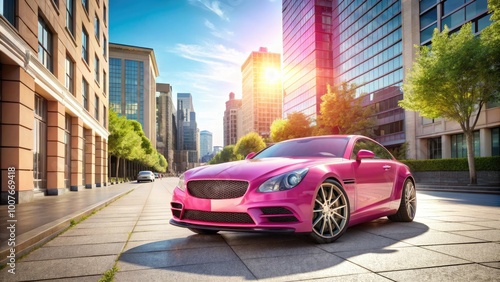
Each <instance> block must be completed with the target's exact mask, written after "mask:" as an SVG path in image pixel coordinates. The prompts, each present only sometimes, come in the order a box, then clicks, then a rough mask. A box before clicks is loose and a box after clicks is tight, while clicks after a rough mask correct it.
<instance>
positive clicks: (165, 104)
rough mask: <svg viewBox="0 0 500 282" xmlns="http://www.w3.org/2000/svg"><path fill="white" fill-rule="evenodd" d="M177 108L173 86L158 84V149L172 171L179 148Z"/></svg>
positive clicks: (168, 169)
mask: <svg viewBox="0 0 500 282" xmlns="http://www.w3.org/2000/svg"><path fill="white" fill-rule="evenodd" d="M176 115H177V110H176V109H175V105H174V102H173V99H172V86H171V85H170V84H166V83H157V84H156V150H157V151H158V152H159V153H160V154H162V155H163V156H164V157H165V159H166V160H167V163H168V167H167V172H169V173H172V172H173V167H172V164H173V162H174V151H175V149H176V148H177V118H176Z"/></svg>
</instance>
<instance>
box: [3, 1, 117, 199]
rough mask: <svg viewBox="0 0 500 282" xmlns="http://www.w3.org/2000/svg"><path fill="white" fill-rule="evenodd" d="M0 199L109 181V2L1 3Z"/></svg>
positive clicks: (56, 193) (86, 186)
mask: <svg viewBox="0 0 500 282" xmlns="http://www.w3.org/2000/svg"><path fill="white" fill-rule="evenodd" d="M0 5H1V6H0V35H1V36H0V73H1V76H0V90H1V91H0V93H1V94H0V95H1V96H0V117H1V118H0V125H1V131H0V132H1V139H0V140H1V141H0V154H1V156H0V159H1V164H0V166H1V177H0V183H1V199H2V204H6V203H7V201H6V200H7V195H8V189H10V187H9V186H8V185H7V180H8V179H11V180H12V179H14V182H15V185H14V186H11V187H14V189H15V191H16V193H15V198H16V202H18V203H24V202H30V201H33V200H34V197H35V196H38V195H59V194H62V193H64V192H66V191H70V190H71V191H80V190H81V189H82V188H96V187H101V186H105V185H107V183H108V176H107V163H108V162H107V159H108V153H107V149H108V146H107V140H108V131H107V126H108V120H107V116H108V108H107V106H108V85H107V78H108V75H107V74H108V73H109V71H108V46H107V38H108V10H107V7H108V1H107V0H103V1H74V0H73V1H71V0H68V1H26V0H18V1H14V0H4V1H1V2H0Z"/></svg>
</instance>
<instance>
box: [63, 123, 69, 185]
mask: <svg viewBox="0 0 500 282" xmlns="http://www.w3.org/2000/svg"><path fill="white" fill-rule="evenodd" d="M64 147H65V156H64V184H65V187H66V188H71V116H70V115H68V114H66V118H65V126H64Z"/></svg>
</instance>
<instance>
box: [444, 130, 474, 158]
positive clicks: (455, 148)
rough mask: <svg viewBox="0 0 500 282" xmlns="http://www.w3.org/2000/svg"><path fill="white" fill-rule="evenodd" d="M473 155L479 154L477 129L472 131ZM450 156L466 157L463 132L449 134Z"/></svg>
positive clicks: (465, 141) (465, 143) (465, 142)
mask: <svg viewBox="0 0 500 282" xmlns="http://www.w3.org/2000/svg"><path fill="white" fill-rule="evenodd" d="M473 139H474V140H473V145H474V157H479V156H480V155H481V151H480V149H481V148H480V146H479V131H474V137H473ZM451 157H452V158H467V140H466V138H465V135H464V134H463V133H461V134H455V135H452V136H451Z"/></svg>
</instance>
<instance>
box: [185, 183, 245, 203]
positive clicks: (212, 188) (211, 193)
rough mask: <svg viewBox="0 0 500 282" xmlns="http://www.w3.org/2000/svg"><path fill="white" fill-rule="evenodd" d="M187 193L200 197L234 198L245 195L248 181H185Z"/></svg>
mask: <svg viewBox="0 0 500 282" xmlns="http://www.w3.org/2000/svg"><path fill="white" fill-rule="evenodd" d="M187 189H188V191H189V194H191V195H192V196H193V197H196V198H202V199H234V198H239V197H242V196H243V195H245V193H246V191H247V189H248V182H246V181H237V180H193V181H189V182H188V183H187Z"/></svg>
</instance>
